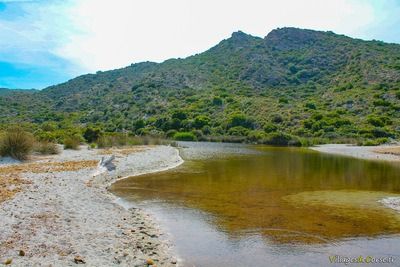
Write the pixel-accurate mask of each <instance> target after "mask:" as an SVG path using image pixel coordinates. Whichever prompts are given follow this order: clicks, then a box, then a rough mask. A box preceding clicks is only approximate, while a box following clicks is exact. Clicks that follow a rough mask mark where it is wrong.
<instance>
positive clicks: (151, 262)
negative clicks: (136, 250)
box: [146, 259, 154, 265]
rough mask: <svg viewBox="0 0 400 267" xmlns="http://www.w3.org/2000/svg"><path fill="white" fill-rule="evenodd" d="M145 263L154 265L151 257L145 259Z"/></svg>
mask: <svg viewBox="0 0 400 267" xmlns="http://www.w3.org/2000/svg"><path fill="white" fill-rule="evenodd" d="M146 264H147V265H154V261H153V260H152V259H147V260H146Z"/></svg>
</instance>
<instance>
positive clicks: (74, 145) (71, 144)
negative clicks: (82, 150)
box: [64, 136, 81, 150]
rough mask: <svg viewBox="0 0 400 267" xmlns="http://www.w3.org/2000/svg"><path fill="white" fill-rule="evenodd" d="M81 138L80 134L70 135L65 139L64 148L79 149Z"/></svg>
mask: <svg viewBox="0 0 400 267" xmlns="http://www.w3.org/2000/svg"><path fill="white" fill-rule="evenodd" d="M80 144H81V140H80V138H79V137H78V136H70V137H66V138H65V139H64V149H74V150H78V149H79V145H80Z"/></svg>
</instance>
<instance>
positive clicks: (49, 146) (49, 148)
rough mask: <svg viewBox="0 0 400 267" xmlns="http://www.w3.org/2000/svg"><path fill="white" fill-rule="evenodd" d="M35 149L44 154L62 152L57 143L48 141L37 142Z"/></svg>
mask: <svg viewBox="0 0 400 267" xmlns="http://www.w3.org/2000/svg"><path fill="white" fill-rule="evenodd" d="M33 151H35V152H37V153H39V154H42V155H55V154H58V153H60V151H59V149H58V147H57V144H55V143H52V142H48V141H41V142H36V143H35V145H34V148H33Z"/></svg>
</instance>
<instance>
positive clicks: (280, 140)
mask: <svg viewBox="0 0 400 267" xmlns="http://www.w3.org/2000/svg"><path fill="white" fill-rule="evenodd" d="M264 143H266V144H268V145H274V146H301V142H300V140H299V139H298V138H297V137H295V136H291V135H288V134H284V133H273V134H271V135H270V136H269V137H268V138H267V139H266V140H265V141H264Z"/></svg>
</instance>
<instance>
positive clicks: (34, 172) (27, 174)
mask: <svg viewBox="0 0 400 267" xmlns="http://www.w3.org/2000/svg"><path fill="white" fill-rule="evenodd" d="M112 153H114V155H115V156H116V159H115V161H114V163H115V165H116V166H117V168H116V170H115V171H112V172H108V173H103V174H101V175H98V176H96V177H93V174H94V173H95V171H96V166H97V162H98V161H99V160H100V159H101V157H104V155H109V154H112ZM181 163H182V159H181V158H180V156H179V153H178V151H177V149H175V148H173V147H168V146H156V147H138V148H136V149H131V150H129V151H128V150H120V151H114V152H113V151H111V152H110V151H104V153H102V151H99V150H89V149H88V148H86V147H82V148H81V150H79V151H71V150H67V151H63V152H62V153H61V154H59V155H55V156H46V157H35V159H34V160H32V161H31V162H27V163H19V164H18V163H16V162H10V161H9V160H7V161H4V162H3V164H0V173H3V174H7V173H8V175H17V176H18V177H19V178H20V179H23V180H24V181H26V183H24V184H22V185H21V187H22V190H20V192H17V193H16V194H15V196H14V197H13V198H11V199H8V200H6V201H4V202H2V203H0V206H1V210H0V229H1V231H0V261H1V262H0V263H10V261H11V266H75V265H77V264H85V265H86V266H149V265H157V266H175V265H176V264H177V262H176V260H175V259H174V257H173V255H171V250H170V247H169V246H170V245H169V244H168V243H167V241H165V239H164V238H162V234H163V233H162V232H161V231H160V230H159V229H158V226H157V225H156V224H155V223H154V220H153V218H151V217H150V216H149V215H147V214H145V212H144V211H142V210H140V209H136V208H131V209H128V210H127V209H125V208H123V207H122V206H120V205H118V204H116V201H115V200H116V197H115V196H113V195H112V194H111V193H109V192H108V191H107V186H108V185H109V184H111V183H113V182H114V181H115V180H117V179H121V178H122V177H125V176H133V175H140V174H144V173H149V172H156V171H162V170H165V169H168V168H173V167H175V166H177V165H179V164H181ZM10 172H11V173H10Z"/></svg>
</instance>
